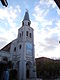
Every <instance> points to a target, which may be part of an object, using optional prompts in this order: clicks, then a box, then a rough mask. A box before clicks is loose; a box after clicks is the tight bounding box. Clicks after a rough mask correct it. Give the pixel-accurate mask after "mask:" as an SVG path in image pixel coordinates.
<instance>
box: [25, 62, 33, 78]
mask: <svg viewBox="0 0 60 80" xmlns="http://www.w3.org/2000/svg"><path fill="white" fill-rule="evenodd" d="M31 66H32V63H31V62H30V61H28V62H27V63H26V78H27V79H30V77H31V75H30V74H31Z"/></svg>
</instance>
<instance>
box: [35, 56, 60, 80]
mask: <svg viewBox="0 0 60 80" xmlns="http://www.w3.org/2000/svg"><path fill="white" fill-rule="evenodd" d="M36 71H37V77H40V78H43V79H54V78H57V77H60V60H53V59H49V58H44V57H42V58H37V59H36Z"/></svg>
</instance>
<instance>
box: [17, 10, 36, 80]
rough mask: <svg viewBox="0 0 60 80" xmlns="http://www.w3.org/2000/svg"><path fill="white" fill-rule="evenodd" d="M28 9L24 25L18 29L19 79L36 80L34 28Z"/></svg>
mask: <svg viewBox="0 0 60 80" xmlns="http://www.w3.org/2000/svg"><path fill="white" fill-rule="evenodd" d="M30 24H31V21H30V18H29V13H28V11H26V12H25V16H24V19H23V21H22V27H21V28H19V29H18V39H17V40H18V46H19V49H18V55H19V56H20V59H19V80H27V79H29V80H36V65H35V56H34V32H33V31H34V30H33V28H32V27H30Z"/></svg>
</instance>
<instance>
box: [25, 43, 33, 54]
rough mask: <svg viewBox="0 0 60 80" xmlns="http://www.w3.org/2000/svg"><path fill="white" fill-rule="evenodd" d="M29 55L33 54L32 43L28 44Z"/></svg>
mask: <svg viewBox="0 0 60 80" xmlns="http://www.w3.org/2000/svg"><path fill="white" fill-rule="evenodd" d="M26 50H27V54H32V44H31V43H30V42H27V43H26Z"/></svg>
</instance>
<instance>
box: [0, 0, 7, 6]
mask: <svg viewBox="0 0 60 80" xmlns="http://www.w3.org/2000/svg"><path fill="white" fill-rule="evenodd" d="M0 1H1V3H2V5H3V6H5V7H7V6H8V2H7V0H0Z"/></svg>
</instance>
